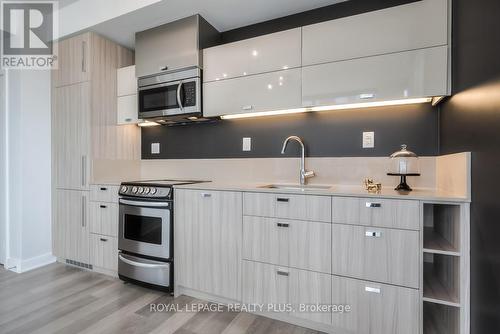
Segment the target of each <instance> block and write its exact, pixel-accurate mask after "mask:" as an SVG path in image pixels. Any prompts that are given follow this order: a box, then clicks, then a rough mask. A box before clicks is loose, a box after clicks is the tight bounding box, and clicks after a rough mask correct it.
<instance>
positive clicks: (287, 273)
mask: <svg viewBox="0 0 500 334" xmlns="http://www.w3.org/2000/svg"><path fill="white" fill-rule="evenodd" d="M276 274H278V275H280V276H288V275H289V274H290V273H289V272H288V271H284V270H278V271H276Z"/></svg>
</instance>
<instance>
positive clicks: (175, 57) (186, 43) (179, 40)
mask: <svg viewBox="0 0 500 334" xmlns="http://www.w3.org/2000/svg"><path fill="white" fill-rule="evenodd" d="M135 61H136V74H137V77H138V78H140V77H143V76H147V75H153V74H158V73H160V72H162V71H174V70H178V69H181V68H185V67H190V66H200V65H201V62H200V51H199V50H198V17H197V16H191V17H188V18H185V19H182V20H179V21H175V22H172V23H169V24H166V25H162V26H159V27H156V28H152V29H149V30H146V31H141V32H138V33H136V35H135Z"/></svg>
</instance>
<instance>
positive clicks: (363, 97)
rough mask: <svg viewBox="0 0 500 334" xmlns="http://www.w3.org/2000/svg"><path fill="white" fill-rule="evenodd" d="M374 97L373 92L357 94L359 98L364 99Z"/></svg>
mask: <svg viewBox="0 0 500 334" xmlns="http://www.w3.org/2000/svg"><path fill="white" fill-rule="evenodd" d="M374 97H375V94H374V93H363V94H359V98H360V99H362V100H366V99H373V98H374Z"/></svg>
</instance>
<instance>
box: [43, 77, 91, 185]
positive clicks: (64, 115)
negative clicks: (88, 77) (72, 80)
mask: <svg viewBox="0 0 500 334" xmlns="http://www.w3.org/2000/svg"><path fill="white" fill-rule="evenodd" d="M90 97H91V93H90V84H89V82H82V83H78V84H75V85H70V86H63V87H57V88H54V89H53V99H52V102H53V104H52V128H53V129H54V131H53V145H54V146H53V155H52V156H53V162H54V163H53V166H54V170H53V175H54V181H53V182H54V185H55V186H56V187H57V188H64V189H75V190H85V189H88V186H89V185H88V182H89V177H90V168H89V167H90V165H89V159H90Z"/></svg>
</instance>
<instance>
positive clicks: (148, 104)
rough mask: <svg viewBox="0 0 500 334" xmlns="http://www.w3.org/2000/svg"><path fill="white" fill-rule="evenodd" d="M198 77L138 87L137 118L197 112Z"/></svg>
mask: <svg viewBox="0 0 500 334" xmlns="http://www.w3.org/2000/svg"><path fill="white" fill-rule="evenodd" d="M200 105H201V104H200V78H191V79H185V80H179V81H173V82H167V83H160V84H156V85H151V86H146V87H141V88H139V118H142V119H148V118H157V117H163V116H176V115H183V114H197V113H200V112H201V108H200Z"/></svg>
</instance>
